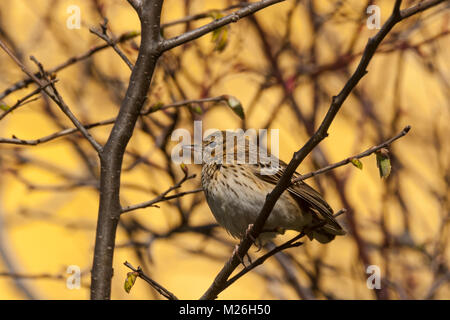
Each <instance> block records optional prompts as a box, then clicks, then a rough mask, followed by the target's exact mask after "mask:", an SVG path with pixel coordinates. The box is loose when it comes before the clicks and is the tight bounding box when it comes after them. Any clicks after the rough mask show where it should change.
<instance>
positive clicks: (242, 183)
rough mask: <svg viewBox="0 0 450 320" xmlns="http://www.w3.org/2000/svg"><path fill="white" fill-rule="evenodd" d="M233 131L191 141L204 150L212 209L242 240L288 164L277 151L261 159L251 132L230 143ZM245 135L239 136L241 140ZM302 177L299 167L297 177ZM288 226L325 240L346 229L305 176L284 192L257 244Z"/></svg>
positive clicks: (196, 148) (203, 181)
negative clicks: (266, 160)
mask: <svg viewBox="0 0 450 320" xmlns="http://www.w3.org/2000/svg"><path fill="white" fill-rule="evenodd" d="M230 133H231V134H230ZM228 134H230V135H229V136H227V135H228ZM230 136H231V137H232V139H234V136H236V134H235V133H233V132H232V131H215V132H213V133H211V134H210V135H208V136H207V137H206V138H205V139H204V140H203V141H202V144H201V149H200V148H199V147H200V146H199V145H192V148H193V149H194V152H201V155H202V170H201V185H202V189H203V191H204V194H205V197H206V202H207V203H208V206H209V208H210V209H211V212H212V214H213V215H214V217H215V219H216V220H217V222H218V223H219V225H221V226H222V227H223V228H225V230H226V231H227V232H228V233H229V234H230V235H231V236H233V237H234V238H238V239H243V238H244V236H245V235H246V233H247V232H248V231H249V227H251V226H252V225H253V223H254V222H255V221H256V219H257V217H258V215H259V213H260V211H261V209H262V207H263V205H264V202H265V200H266V196H267V194H268V193H270V192H271V191H272V190H273V188H274V187H275V185H276V184H277V183H278V181H279V180H280V178H281V176H282V174H283V171H284V170H285V169H286V167H287V165H286V163H285V162H283V161H282V160H279V159H278V158H276V157H274V156H273V155H271V156H272V157H273V158H272V159H275V160H276V161H272V164H269V163H267V162H266V163H263V161H262V158H261V157H260V156H259V155H260V154H261V153H260V152H258V151H257V150H256V149H255V148H252V147H250V146H251V144H250V143H249V141H250V140H249V139H248V137H245V139H244V141H245V142H244V144H242V143H241V144H240V143H239V142H238V143H233V142H232V143H231V146H230V141H231V140H232V139H229V137H230ZM242 137H243V136H242V135H241V136H240V137H239V136H237V139H238V141H239V139H240V138H242ZM227 145H228V147H227ZM239 154H241V156H245V159H244V161H242V160H243V159H242V158H241V159H240V161H239ZM250 159H256V161H249V160H250ZM273 163H275V164H276V165H275V166H273ZM270 166H272V167H270ZM269 167H270V168H269ZM267 169H270V170H267ZM268 171H269V173H267V172H268ZM299 176H300V174H298V173H297V172H295V174H294V176H293V178H294V179H295V178H297V177H299ZM286 230H294V231H297V232H304V233H305V234H306V236H307V237H308V238H309V239H310V240H313V239H315V240H317V241H318V242H320V243H322V244H325V243H328V242H330V241H332V240H333V239H334V238H335V237H336V236H338V235H345V234H346V231H345V230H344V229H343V228H342V227H341V226H340V225H339V223H338V222H337V221H336V219H335V218H334V217H333V210H332V208H331V207H330V205H329V204H328V203H327V202H326V201H325V200H324V198H323V197H322V196H321V195H320V193H318V192H317V191H316V190H314V189H313V188H312V187H311V186H309V185H308V184H306V183H305V182H303V181H299V182H297V183H295V184H292V185H291V186H290V187H289V188H287V190H286V191H285V192H283V194H282V195H281V196H280V198H279V199H278V201H277V202H276V204H275V206H274V208H273V210H272V212H271V213H270V215H269V217H268V219H267V220H266V222H265V225H264V228H263V232H262V233H261V234H260V235H259V236H258V238H257V239H254V240H255V243H256V244H257V245H258V247H260V248H261V247H262V246H263V245H264V244H266V243H267V242H268V241H269V240H271V239H273V238H275V237H276V236H277V235H279V234H284V232H285V231H286Z"/></svg>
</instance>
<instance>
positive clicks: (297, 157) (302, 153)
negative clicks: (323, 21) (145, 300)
mask: <svg viewBox="0 0 450 320" xmlns="http://www.w3.org/2000/svg"><path fill="white" fill-rule="evenodd" d="M400 2H401V1H399V0H397V1H396V4H395V7H394V10H393V12H392V14H391V16H390V17H389V19H388V20H387V21H386V22H385V23H384V25H383V26H382V28H381V30H380V31H379V32H378V33H377V34H376V35H375V36H374V37H372V38H370V39H369V41H368V43H367V45H366V47H365V49H364V53H363V56H362V57H361V60H360V62H359V65H358V67H357V68H356V70H355V72H354V73H353V75H352V76H351V77H350V79H349V80H348V81H347V83H346V84H345V86H344V88H343V89H342V90H341V92H340V93H339V94H338V95H337V96H335V97H333V99H332V102H331V106H330V108H329V109H328V112H327V114H326V116H325V118H324V119H323V121H322V123H321V125H320V127H319V129H318V130H317V131H316V132H315V133H314V134H313V136H311V138H310V139H309V140H308V141H307V143H306V144H305V145H304V146H303V147H302V148H301V149H300V150H298V151H297V152H295V153H294V157H293V158H292V160H291V161H290V162H289V164H288V166H287V168H286V170H285V171H284V172H283V175H282V176H281V178H280V180H279V182H278V183H277V185H276V186H275V188H274V189H273V190H272V191H271V192H270V193H269V194H268V195H267V197H266V201H265V203H264V205H263V208H262V209H261V211H260V213H259V215H258V218H257V219H256V221H255V223H254V224H253V227H252V228H251V229H250V231H249V232H247V233H246V235H245V237H244V238H243V239H242V241H241V243H240V245H239V248H238V250H237V251H236V253H237V254H235V255H233V256H232V257H231V258H230V259H229V260H228V261H227V262H226V263H225V265H224V266H223V268H222V270H221V271H220V272H219V274H218V275H217V276H216V278H215V279H214V281H213V283H212V284H211V286H210V287H209V288H208V289H207V291H206V292H205V293H204V294H203V296H202V297H201V299H215V298H216V297H217V295H218V294H219V293H220V292H222V291H223V289H224V287H225V286H226V281H227V279H228V277H229V276H230V275H231V274H232V272H233V271H234V270H235V269H236V267H237V266H238V265H239V263H240V258H239V257H244V256H245V255H246V254H247V252H248V250H249V249H250V247H251V246H252V244H253V240H252V238H253V239H256V238H258V236H259V234H260V233H261V232H262V230H263V227H264V224H265V222H266V220H267V218H268V217H269V215H270V213H271V212H272V209H273V207H274V206H275V203H276V202H277V200H278V199H279V197H280V196H281V194H282V193H283V192H284V191H285V190H286V189H287V188H288V187H289V186H290V184H291V179H292V175H293V174H294V173H295V170H296V169H297V167H298V166H299V165H300V163H302V161H303V160H304V159H305V157H306V156H307V155H308V154H309V153H310V152H311V151H312V150H313V149H314V148H315V147H316V146H317V145H318V144H319V143H320V142H321V141H322V140H323V139H325V137H326V136H327V135H328V133H327V131H328V128H329V127H330V125H331V123H332V122H333V120H334V118H335V116H336V114H337V113H338V111H339V110H340V108H341V106H342V104H343V103H344V101H345V100H346V99H347V97H348V95H349V94H350V92H351V91H352V90H353V88H354V87H355V86H356V85H357V84H358V83H359V81H360V80H361V78H362V77H363V76H364V75H365V74H366V73H367V71H366V68H367V66H368V65H369V62H370V61H371V59H372V57H373V55H374V54H375V52H376V49H377V48H378V46H379V44H380V43H381V41H382V40H383V39H384V38H385V37H386V35H387V34H388V33H389V32H390V31H391V29H392V28H393V27H394V26H395V25H396V24H397V23H398V22H400V21H401V20H402V19H404V18H406V17H409V16H411V15H412V14H410V11H411V8H410V9H406V10H403V11H398V10H397V9H398V6H399V5H400ZM441 2H444V0H432V1H424V2H422V3H421V4H420V7H426V8H430V7H432V6H433V5H437V4H439V3H441ZM418 6H419V5H417V6H415V7H413V8H417V7H418ZM423 10H424V9H423V8H422V9H420V8H417V9H415V11H414V13H417V12H420V11H423ZM405 12H407V13H408V14H406V13H405Z"/></svg>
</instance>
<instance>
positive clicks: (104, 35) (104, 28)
mask: <svg viewBox="0 0 450 320" xmlns="http://www.w3.org/2000/svg"><path fill="white" fill-rule="evenodd" d="M107 24H108V20H107V19H105V21H104V22H103V23H102V24H100V27H101V29H102V31H101V32H99V31H97V30H95V29H94V28H89V31H90V32H91V33H93V34H95V35H96V36H97V37H99V38H100V39H102V40H104V41H105V42H106V43H107V44H108V45H109V46H110V47H112V48H113V49H114V51H116V52H117V54H118V55H119V56H120V58H122V60H123V61H125V63H126V64H127V66H128V67H129V68H130V70H133V64H132V63H131V61H130V60H129V59H128V57H127V56H126V55H125V53H123V52H122V50H120V48H119V47H118V46H117V40H114V39H111V38H110V37H109V36H108V33H107V30H108V29H107Z"/></svg>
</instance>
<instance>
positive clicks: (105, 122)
mask: <svg viewBox="0 0 450 320" xmlns="http://www.w3.org/2000/svg"><path fill="white" fill-rule="evenodd" d="M49 85H50V84H49ZM40 91H41V89H40V88H39V89H37V90H35V91H33V92H32V93H34V94H36V93H37V92H40ZM32 93H30V94H29V95H27V96H26V97H24V98H22V99H20V101H21V104H23V101H24V100H25V99H28V98H29V97H28V96H32ZM225 100H227V98H226V96H218V97H212V98H204V99H192V100H184V101H177V102H174V103H170V104H166V105H163V106H152V107H150V108H148V110H145V111H141V113H140V115H141V116H146V115H149V114H152V113H154V112H157V111H162V110H167V109H170V108H179V107H184V106H188V105H190V104H193V103H204V102H221V101H225ZM17 103H19V102H17ZM17 103H16V104H17ZM13 107H14V106H13ZM13 107H11V108H10V109H12V108H13ZM10 109H8V111H6V112H4V113H3V114H1V115H0V120H1V119H2V118H3V117H4V116H5V115H6V114H7V113H8V112H10ZM116 119H117V118H112V119H107V120H102V121H98V122H94V123H90V124H86V125H83V126H84V128H86V129H92V128H95V127H99V126H105V125H109V124H113V123H115V122H116ZM76 132H79V129H78V128H68V129H64V130H61V131H58V132H55V133H52V134H50V135H47V136H44V137H42V138H39V139H31V140H24V139H20V138H17V137H16V136H13V137H12V138H0V144H1V143H5V144H17V145H28V146H36V145H38V144H42V143H45V142H49V141H51V140H54V139H57V138H60V137H64V136H67V135H69V134H73V133H76Z"/></svg>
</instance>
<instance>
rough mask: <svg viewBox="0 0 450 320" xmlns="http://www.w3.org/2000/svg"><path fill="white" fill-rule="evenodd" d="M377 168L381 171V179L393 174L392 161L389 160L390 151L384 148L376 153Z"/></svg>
mask: <svg viewBox="0 0 450 320" xmlns="http://www.w3.org/2000/svg"><path fill="white" fill-rule="evenodd" d="M376 155H377V167H378V169H379V171H380V177H381V178H387V177H388V176H389V174H390V173H391V159H390V158H389V150H388V149H386V148H382V149H380V150H378V151H377V152H376Z"/></svg>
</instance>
